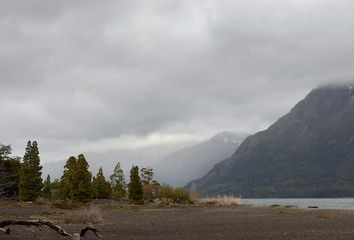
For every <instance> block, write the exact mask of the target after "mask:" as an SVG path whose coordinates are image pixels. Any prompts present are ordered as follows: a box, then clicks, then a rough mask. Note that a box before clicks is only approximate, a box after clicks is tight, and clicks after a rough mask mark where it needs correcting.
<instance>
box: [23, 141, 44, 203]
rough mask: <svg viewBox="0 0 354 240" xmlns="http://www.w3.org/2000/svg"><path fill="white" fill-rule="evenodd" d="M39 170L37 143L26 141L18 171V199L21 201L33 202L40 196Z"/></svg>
mask: <svg viewBox="0 0 354 240" xmlns="http://www.w3.org/2000/svg"><path fill="white" fill-rule="evenodd" d="M41 170H42V166H40V158H39V151H38V145H37V142H36V141H34V142H33V143H31V141H28V143H27V147H26V153H25V155H24V156H23V163H22V164H21V169H20V183H19V199H20V200H21V201H34V200H36V199H37V197H38V196H39V195H40V194H41V190H42V187H43V183H42V178H41V175H42V172H41Z"/></svg>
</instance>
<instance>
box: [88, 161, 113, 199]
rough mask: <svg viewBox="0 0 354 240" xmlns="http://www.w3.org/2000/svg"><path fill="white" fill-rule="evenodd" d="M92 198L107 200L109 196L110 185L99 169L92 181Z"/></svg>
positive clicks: (110, 191)
mask: <svg viewBox="0 0 354 240" xmlns="http://www.w3.org/2000/svg"><path fill="white" fill-rule="evenodd" d="M92 188H93V196H94V198H96V199H107V198H109V197H110V196H111V193H112V189H111V184H110V183H109V182H107V181H106V178H105V177H104V174H103V169H102V167H100V169H99V170H98V173H97V175H96V177H94V178H93V180H92Z"/></svg>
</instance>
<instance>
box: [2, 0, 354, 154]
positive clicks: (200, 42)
mask: <svg viewBox="0 0 354 240" xmlns="http://www.w3.org/2000/svg"><path fill="white" fill-rule="evenodd" d="M353 10H354V3H353V2H352V1H344V0H340V1H331V2H330V1H324V0H323V1H320V0H313V1H303V0H297V1H295V0H293V1H290V0H287V1H284V0H282V1H281V0H271V1H260V0H258V1H257V0H254V1H216V0H214V1H201V0H200V1H197V0H196V1H187V0H186V1H180V0H179V1H177V0H169V1H166V0H164V1H162V0H161V1H137V0H136V1H135V0H133V1H104V2H103V1H83V0H80V1H42V0H28V1H17V0H11V1H10V0H3V1H1V2H0V36H1V37H0V110H1V112H2V116H3V117H2V118H1V119H0V127H1V132H2V139H1V141H2V142H4V143H13V144H14V145H15V146H22V145H24V142H25V141H26V140H27V139H28V138H37V139H41V141H42V142H43V144H45V148H46V149H47V151H48V152H51V151H60V150H55V148H56V147H57V148H62V149H64V148H65V147H66V146H67V145H73V144H74V145H75V144H80V143H83V142H95V141H101V140H104V139H106V138H119V137H121V136H124V135H136V136H144V135H146V134H152V133H171V134H174V133H178V132H182V133H194V134H201V133H208V134H209V133H212V132H214V131H219V130H225V129H230V130H235V131H244V132H254V131H258V130H260V129H262V128H265V127H267V125H269V124H270V123H271V122H273V121H274V120H276V119H277V118H278V117H280V116H281V115H282V114H284V113H286V112H287V111H288V110H289V108H290V107H291V106H292V105H294V104H295V103H296V102H297V101H298V100H300V99H301V98H302V97H304V95H305V94H306V93H307V92H308V91H309V90H311V88H313V87H316V86H317V85H320V84H325V83H329V82H340V81H347V80H351V79H353V75H354V70H353V66H354V47H353V46H352V42H353V40H354V17H353V15H352V12H353ZM44 151H46V150H44Z"/></svg>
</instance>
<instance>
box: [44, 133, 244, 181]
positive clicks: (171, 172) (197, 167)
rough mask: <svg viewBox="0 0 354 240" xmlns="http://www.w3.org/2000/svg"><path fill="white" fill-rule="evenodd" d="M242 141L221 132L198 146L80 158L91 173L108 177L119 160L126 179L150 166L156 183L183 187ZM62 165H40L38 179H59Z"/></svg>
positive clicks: (241, 137) (238, 136)
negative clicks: (137, 169)
mask: <svg viewBox="0 0 354 240" xmlns="http://www.w3.org/2000/svg"><path fill="white" fill-rule="evenodd" d="M245 138H246V135H243V134H235V133H232V132H221V133H218V134H216V135H215V136H213V137H212V138H210V139H208V140H206V141H202V142H199V143H196V142H192V143H191V142H186V143H179V144H170V145H155V146H149V147H142V148H136V149H119V150H111V151H106V152H87V153H84V155H85V157H86V160H87V161H88V164H89V166H90V171H92V172H93V174H96V173H97V171H98V168H99V167H102V168H103V171H104V174H105V175H106V177H108V176H109V175H110V174H111V173H112V171H113V169H114V167H115V165H116V164H117V162H118V161H119V162H120V163H121V167H122V169H123V170H124V173H125V176H126V178H127V180H129V171H130V168H131V167H132V165H138V166H139V167H146V166H150V167H152V168H153V169H154V173H155V177H156V179H157V180H158V181H159V182H161V183H165V184H169V185H173V186H183V185H185V184H186V183H188V182H189V181H191V180H193V179H195V178H198V177H201V176H203V175H205V174H206V173H207V172H208V171H209V170H210V169H211V168H212V166H213V165H214V164H215V163H218V162H220V161H222V160H223V159H225V158H227V157H229V156H231V154H232V153H233V152H234V151H235V150H236V148H237V147H238V146H239V145H240V144H241V142H242V141H243V140H244V139H245ZM68 157H69V156H68ZM65 163H66V159H64V160H61V161H56V162H50V163H46V164H44V165H43V174H42V177H46V176H47V174H49V175H50V176H51V178H52V179H55V178H60V176H61V175H62V173H63V170H64V165H65Z"/></svg>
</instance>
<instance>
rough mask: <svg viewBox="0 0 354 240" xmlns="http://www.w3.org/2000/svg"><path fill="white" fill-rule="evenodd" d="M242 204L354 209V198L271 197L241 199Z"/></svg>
mask: <svg viewBox="0 0 354 240" xmlns="http://www.w3.org/2000/svg"><path fill="white" fill-rule="evenodd" d="M241 204H246V205H252V206H271V205H275V204H278V205H281V206H287V205H292V206H296V207H298V208H307V207H308V206H318V207H319V208H322V209H352V210H354V198H289V199H287V198H273V199H271V198H269V199H241Z"/></svg>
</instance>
